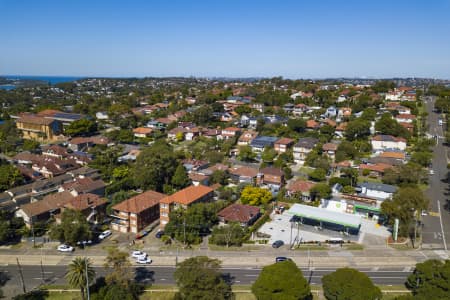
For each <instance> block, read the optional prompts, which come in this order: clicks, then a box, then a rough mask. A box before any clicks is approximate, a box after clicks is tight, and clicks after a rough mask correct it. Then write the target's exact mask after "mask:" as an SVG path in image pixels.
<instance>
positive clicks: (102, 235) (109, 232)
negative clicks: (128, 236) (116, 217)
mask: <svg viewBox="0 0 450 300" xmlns="http://www.w3.org/2000/svg"><path fill="white" fill-rule="evenodd" d="M111 234H112V232H111V230H105V231H103V232H102V233H100V235H99V236H98V238H99V239H101V240H103V239H106V238H107V237H108V236H110V235H111Z"/></svg>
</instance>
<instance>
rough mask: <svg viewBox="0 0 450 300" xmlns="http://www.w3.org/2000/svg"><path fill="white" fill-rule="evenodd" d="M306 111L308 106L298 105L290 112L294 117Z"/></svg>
mask: <svg viewBox="0 0 450 300" xmlns="http://www.w3.org/2000/svg"><path fill="white" fill-rule="evenodd" d="M307 111H308V106H307V105H306V104H303V103H300V104H296V105H295V106H294V110H293V111H292V113H293V114H294V116H300V115H302V114H303V113H305V112H307Z"/></svg>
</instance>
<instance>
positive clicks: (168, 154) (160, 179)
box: [133, 141, 178, 192]
mask: <svg viewBox="0 0 450 300" xmlns="http://www.w3.org/2000/svg"><path fill="white" fill-rule="evenodd" d="M177 166H178V163H177V160H176V157H175V154H174V152H173V150H172V147H171V146H169V145H168V144H167V143H165V142H164V141H157V142H155V143H154V144H153V145H152V146H151V147H148V148H145V149H144V150H142V152H141V154H140V155H139V156H138V157H137V159H136V164H135V166H134V169H133V178H134V182H135V184H136V185H137V186H139V187H141V188H142V189H144V190H148V189H152V190H156V191H158V192H162V191H163V186H164V184H169V183H170V180H171V179H172V176H173V174H174V173H175V169H176V168H177Z"/></svg>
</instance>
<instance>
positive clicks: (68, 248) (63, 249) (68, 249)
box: [58, 244, 74, 252]
mask: <svg viewBox="0 0 450 300" xmlns="http://www.w3.org/2000/svg"><path fill="white" fill-rule="evenodd" d="M73 250H74V249H73V247H72V246H69V245H66V244H62V245H59V246H58V251H59V252H72V251H73Z"/></svg>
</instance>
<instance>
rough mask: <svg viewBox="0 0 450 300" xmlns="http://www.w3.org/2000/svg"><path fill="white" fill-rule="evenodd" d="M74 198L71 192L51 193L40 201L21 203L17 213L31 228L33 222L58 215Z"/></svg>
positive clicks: (45, 220)
mask: <svg viewBox="0 0 450 300" xmlns="http://www.w3.org/2000/svg"><path fill="white" fill-rule="evenodd" d="M72 198H73V195H72V194H71V193H69V192H62V193H55V194H50V195H47V196H45V197H44V198H43V199H42V200H40V201H36V202H31V203H27V204H24V205H21V206H20V208H19V210H18V211H16V213H15V215H16V216H17V217H22V218H23V221H24V222H25V225H26V226H27V227H28V228H31V226H32V225H33V223H36V222H47V221H48V220H49V219H50V217H51V216H54V215H57V214H58V213H59V212H60V211H61V208H62V207H63V206H64V205H65V204H67V203H69V201H70V200H71V199H72Z"/></svg>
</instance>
